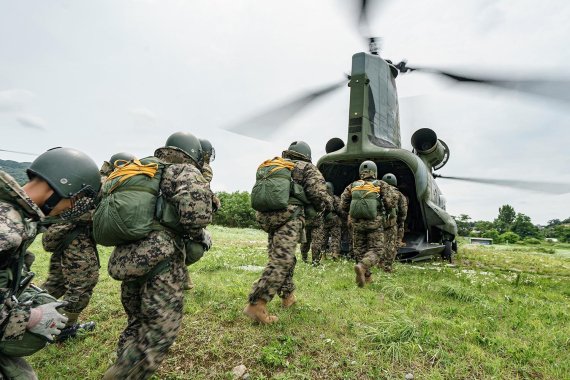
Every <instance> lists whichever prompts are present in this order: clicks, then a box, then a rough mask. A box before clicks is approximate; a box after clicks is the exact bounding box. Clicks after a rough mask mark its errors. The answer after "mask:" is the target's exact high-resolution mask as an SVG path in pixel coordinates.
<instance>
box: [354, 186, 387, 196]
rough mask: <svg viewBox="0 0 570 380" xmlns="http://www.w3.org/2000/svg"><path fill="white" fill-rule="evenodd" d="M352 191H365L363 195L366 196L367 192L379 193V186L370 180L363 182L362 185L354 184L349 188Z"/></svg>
mask: <svg viewBox="0 0 570 380" xmlns="http://www.w3.org/2000/svg"><path fill="white" fill-rule="evenodd" d="M353 191H366V194H364V196H365V197H366V196H367V195H368V194H371V193H377V194H380V186H374V185H373V184H372V183H370V182H364V183H363V184H362V185H356V186H354V187H353V188H351V189H350V192H351V193H352V192H353Z"/></svg>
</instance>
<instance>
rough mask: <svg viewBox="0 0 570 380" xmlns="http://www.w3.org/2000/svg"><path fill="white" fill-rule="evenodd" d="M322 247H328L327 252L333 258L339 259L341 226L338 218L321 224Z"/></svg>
mask: <svg viewBox="0 0 570 380" xmlns="http://www.w3.org/2000/svg"><path fill="white" fill-rule="evenodd" d="M322 229H323V233H322V237H323V242H322V243H323V247H325V246H327V245H328V251H329V252H330V253H331V255H332V257H333V258H338V257H340V240H341V224H340V219H339V218H338V217H335V218H333V219H332V220H330V221H325V223H324V224H323V227H322Z"/></svg>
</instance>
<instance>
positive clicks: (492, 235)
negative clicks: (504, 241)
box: [481, 228, 501, 243]
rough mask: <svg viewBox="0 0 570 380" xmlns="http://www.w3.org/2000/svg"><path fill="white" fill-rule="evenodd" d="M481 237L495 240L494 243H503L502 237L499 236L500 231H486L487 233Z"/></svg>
mask: <svg viewBox="0 0 570 380" xmlns="http://www.w3.org/2000/svg"><path fill="white" fill-rule="evenodd" d="M481 237H484V238H488V239H493V243H500V242H501V237H500V235H499V231H497V230H496V229H494V228H493V229H491V230H488V231H485V233H483V234H482V235H481Z"/></svg>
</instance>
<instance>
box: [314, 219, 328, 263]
mask: <svg viewBox="0 0 570 380" xmlns="http://www.w3.org/2000/svg"><path fill="white" fill-rule="evenodd" d="M311 239H312V244H311V258H312V264H313V265H319V263H320V262H321V254H322V252H323V248H324V246H325V226H324V224H323V223H319V224H317V225H316V226H315V227H314V229H313V231H312V236H311Z"/></svg>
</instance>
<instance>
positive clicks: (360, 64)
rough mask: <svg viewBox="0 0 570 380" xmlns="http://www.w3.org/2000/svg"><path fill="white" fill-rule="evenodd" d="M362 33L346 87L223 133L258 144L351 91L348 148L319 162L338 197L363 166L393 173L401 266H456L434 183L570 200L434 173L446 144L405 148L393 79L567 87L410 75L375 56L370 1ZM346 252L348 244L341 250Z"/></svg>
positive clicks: (427, 140) (451, 234)
mask: <svg viewBox="0 0 570 380" xmlns="http://www.w3.org/2000/svg"><path fill="white" fill-rule="evenodd" d="M359 5H360V6H359V15H358V27H359V30H360V33H361V35H362V36H363V37H364V38H365V39H366V40H367V41H368V44H369V52H368V53H364V52H361V53H357V54H354V55H353V56H352V70H351V73H350V75H348V76H347V80H343V81H341V82H338V83H334V84H332V85H330V86H327V87H324V88H322V89H319V90H317V91H314V92H311V93H308V94H306V95H304V96H301V97H299V98H295V99H293V100H292V101H290V102H287V103H285V104H283V105H279V106H278V107H275V108H271V109H270V110H268V111H266V112H263V113H261V114H259V115H255V116H254V117H251V118H248V119H247V120H245V121H243V122H239V123H237V124H232V125H230V126H229V127H226V129H227V130H229V131H232V132H235V133H238V134H241V135H245V136H249V137H254V138H258V139H262V140H263V139H265V137H266V136H267V135H268V134H269V133H270V132H271V131H274V130H275V128H277V127H279V126H280V125H283V124H284V123H285V121H287V120H288V119H289V118H291V117H292V116H293V115H295V114H296V113H298V112H299V111H300V110H301V109H303V108H304V107H306V106H307V105H309V104H311V103H312V102H313V101H314V100H316V99H318V98H321V97H322V96H324V95H326V94H329V93H331V92H332V91H334V90H336V89H338V88H341V87H343V86H345V85H346V84H348V87H349V88H350V105H349V117H348V133H347V138H346V143H345V142H344V141H343V140H342V139H340V138H337V137H335V138H332V139H330V140H329V141H328V142H327V144H326V149H325V151H326V154H325V155H324V156H323V157H321V158H320V159H319V160H318V162H317V167H318V168H319V170H320V171H321V172H322V174H323V176H324V177H325V179H326V180H327V181H329V182H332V183H333V185H334V189H335V193H336V195H340V193H342V191H343V190H344V188H345V187H346V186H347V185H348V184H350V183H351V182H353V181H354V180H356V179H357V178H358V168H359V165H360V164H361V163H362V161H364V160H372V161H374V162H376V164H377V166H378V178H381V177H382V176H383V175H384V174H386V173H393V174H395V176H396V177H397V180H398V188H399V190H400V191H401V192H402V193H403V194H404V195H405V196H406V197H407V198H408V202H409V208H408V215H407V218H406V233H405V237H404V241H405V246H404V247H401V248H400V249H399V252H398V259H399V260H401V261H419V260H424V259H428V258H430V257H432V256H436V255H441V256H442V257H443V258H444V259H446V260H449V261H450V262H451V261H452V260H453V254H454V253H456V252H457V242H456V240H455V238H456V235H457V225H456V223H455V220H454V219H453V217H452V216H451V215H450V214H449V213H448V212H447V211H446V201H445V198H444V197H443V194H442V192H441V190H440V189H439V187H438V185H437V183H436V178H446V179H454V180H463V181H471V182H478V183H487V184H494V185H501V186H510V187H516V188H521V189H528V190H534V191H544V192H551V193H557V194H563V193H566V192H570V185H569V184H563V183H545V182H541V183H538V182H532V181H515V180H500V179H486V178H465V177H445V176H443V175H440V174H436V173H435V171H437V170H439V169H441V168H443V167H444V166H445V164H446V163H447V162H448V160H449V158H450V149H449V147H448V146H447V144H446V143H445V142H444V141H443V140H440V139H439V138H438V137H437V134H436V133H435V132H434V131H433V130H431V129H428V128H422V129H419V130H417V131H416V132H415V133H414V134H413V135H412V138H411V140H412V141H411V143H412V146H413V150H412V151H408V150H406V149H402V148H401V141H400V117H399V106H398V95H397V89H396V78H397V77H398V75H399V74H403V73H408V72H412V71H423V72H426V73H431V74H436V75H440V76H444V77H447V78H449V79H452V80H454V81H456V82H459V83H475V84H481V85H487V86H493V87H499V88H503V89H506V90H516V91H523V92H527V93H531V94H535V95H542V96H546V97H552V98H556V99H559V100H565V101H569V100H570V97H569V94H570V91H568V89H569V87H570V86H569V82H568V81H563V80H561V81H545V80H534V79H528V80H504V79H490V78H479V77H473V76H465V75H460V74H457V73H451V72H448V71H443V70H438V69H433V68H419V67H409V66H408V65H407V63H406V62H405V61H402V62H400V63H398V64H393V63H392V62H391V61H390V60H385V59H383V58H381V57H380V55H379V54H378V53H379V52H378V46H377V41H378V39H377V38H375V37H369V33H368V30H369V27H368V26H369V25H368V12H369V8H370V1H369V0H361V1H360V4H359ZM343 247H344V249H346V248H347V245H346V240H345V241H344V242H343Z"/></svg>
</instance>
